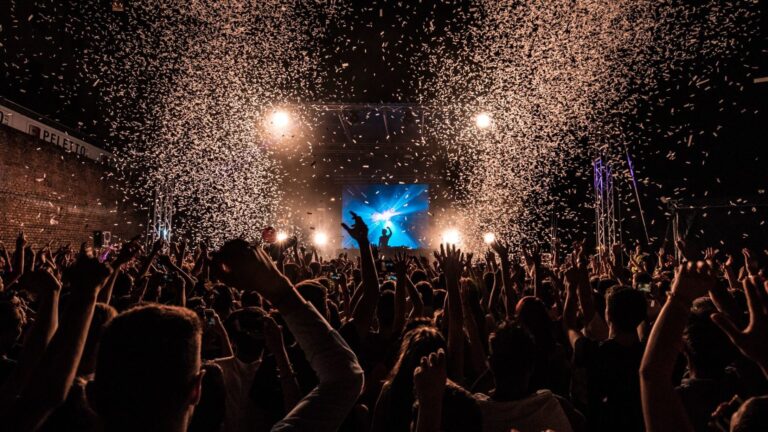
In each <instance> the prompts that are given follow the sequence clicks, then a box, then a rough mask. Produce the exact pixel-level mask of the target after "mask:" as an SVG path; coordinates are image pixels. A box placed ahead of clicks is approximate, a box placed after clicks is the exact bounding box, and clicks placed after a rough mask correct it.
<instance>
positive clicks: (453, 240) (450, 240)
mask: <svg viewBox="0 0 768 432" xmlns="http://www.w3.org/2000/svg"><path fill="white" fill-rule="evenodd" d="M460 240H461V234H459V230H457V229H455V228H451V229H447V230H445V231H443V243H445V244H449V245H455V244H459V241H460Z"/></svg>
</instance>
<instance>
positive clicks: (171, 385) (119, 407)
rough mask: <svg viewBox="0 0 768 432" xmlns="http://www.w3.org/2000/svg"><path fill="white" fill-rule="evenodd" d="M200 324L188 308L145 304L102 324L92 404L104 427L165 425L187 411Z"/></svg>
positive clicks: (196, 367)
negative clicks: (117, 425)
mask: <svg viewBox="0 0 768 432" xmlns="http://www.w3.org/2000/svg"><path fill="white" fill-rule="evenodd" d="M201 333H202V330H201V324H200V320H199V318H198V317H197V315H196V314H195V313H194V312H192V311H191V310H189V309H185V308H181V307H176V306H163V305H148V306H139V307H136V308H133V309H129V310H128V311H126V312H123V313H122V314H120V315H118V316H117V317H115V318H114V319H112V321H111V322H110V323H109V324H108V325H107V327H106V329H105V330H104V334H103V335H102V338H101V343H100V344H99V351H98V359H97V364H96V374H95V379H94V381H93V386H94V389H93V390H94V395H95V396H96V398H95V400H94V401H93V402H94V403H93V406H94V408H95V409H96V411H97V412H98V413H99V414H100V416H101V417H102V418H103V419H104V420H105V422H106V423H107V424H121V425H138V424H152V425H157V424H167V423H168V422H169V421H172V420H173V419H175V418H177V417H178V416H179V415H181V414H182V413H183V412H184V410H185V409H186V407H187V403H188V397H189V394H190V391H191V389H192V385H194V379H195V377H196V376H197V374H198V373H199V369H200V339H201Z"/></svg>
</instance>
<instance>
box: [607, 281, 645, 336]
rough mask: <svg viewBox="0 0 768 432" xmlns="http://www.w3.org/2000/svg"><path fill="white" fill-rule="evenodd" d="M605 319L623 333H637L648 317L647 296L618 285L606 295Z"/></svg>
mask: <svg viewBox="0 0 768 432" xmlns="http://www.w3.org/2000/svg"><path fill="white" fill-rule="evenodd" d="M606 295H607V298H606V303H607V306H606V309H605V318H606V320H607V321H608V324H609V325H611V326H612V327H613V328H614V329H615V330H618V331H621V332H635V331H636V330H637V326H639V325H640V323H641V322H643V321H644V320H645V318H646V317H647V315H648V304H647V303H646V301H645V295H644V294H643V293H642V292H640V291H637V290H634V289H632V288H630V287H627V286H621V285H616V286H614V287H612V288H611V289H609V290H608V293H607V294H606Z"/></svg>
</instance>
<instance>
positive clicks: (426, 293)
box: [416, 281, 434, 306]
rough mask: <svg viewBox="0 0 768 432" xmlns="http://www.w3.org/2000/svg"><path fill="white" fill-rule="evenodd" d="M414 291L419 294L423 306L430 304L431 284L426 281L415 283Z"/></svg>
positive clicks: (431, 295) (432, 295)
mask: <svg viewBox="0 0 768 432" xmlns="http://www.w3.org/2000/svg"><path fill="white" fill-rule="evenodd" d="M416 291H418V292H419V295H421V301H422V302H423V303H424V306H432V299H433V298H434V291H433V290H432V284H431V283H429V282H427V281H421V282H417V283H416Z"/></svg>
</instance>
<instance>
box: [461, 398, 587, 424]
mask: <svg viewBox="0 0 768 432" xmlns="http://www.w3.org/2000/svg"><path fill="white" fill-rule="evenodd" d="M473 396H474V398H475V400H477V404H478V405H479V406H480V411H481V412H482V415H483V432H509V431H510V429H514V430H518V431H520V432H542V431H546V430H548V429H551V430H553V431H555V432H573V430H572V429H571V422H570V421H569V420H568V416H566V414H565V411H564V410H563V407H562V406H561V405H560V401H558V400H557V398H556V397H555V395H554V394H552V392H551V391H549V390H539V391H537V392H536V393H534V394H532V395H530V396H528V397H527V398H525V399H520V400H516V401H506V402H501V401H495V400H493V399H491V398H490V397H488V396H487V395H484V394H482V393H475V394H474V395H473Z"/></svg>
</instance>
